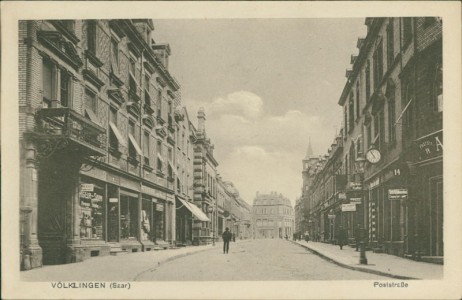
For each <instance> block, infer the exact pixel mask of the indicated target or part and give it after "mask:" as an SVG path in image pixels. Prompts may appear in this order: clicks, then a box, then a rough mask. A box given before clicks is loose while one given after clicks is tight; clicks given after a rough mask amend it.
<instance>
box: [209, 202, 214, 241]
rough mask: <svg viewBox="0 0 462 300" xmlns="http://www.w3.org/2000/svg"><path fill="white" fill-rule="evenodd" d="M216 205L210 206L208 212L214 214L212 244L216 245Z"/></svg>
mask: <svg viewBox="0 0 462 300" xmlns="http://www.w3.org/2000/svg"><path fill="white" fill-rule="evenodd" d="M214 211H215V209H214V207H213V206H209V207H208V212H209V213H211V214H212V246H215V218H214Z"/></svg>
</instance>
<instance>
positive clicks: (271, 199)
mask: <svg viewBox="0 0 462 300" xmlns="http://www.w3.org/2000/svg"><path fill="white" fill-rule="evenodd" d="M252 218H253V224H254V226H255V237H256V238H285V237H286V236H287V237H292V236H293V233H294V231H293V229H294V209H293V208H292V205H291V203H290V200H289V199H287V198H285V197H284V196H282V194H277V193H276V192H271V193H270V194H258V193H257V196H256V197H255V199H254V201H253V207H252Z"/></svg>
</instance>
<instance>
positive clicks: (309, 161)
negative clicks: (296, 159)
mask: <svg viewBox="0 0 462 300" xmlns="http://www.w3.org/2000/svg"><path fill="white" fill-rule="evenodd" d="M302 163H303V171H302V178H303V187H302V198H304V196H306V195H308V189H309V187H310V185H311V181H312V179H313V176H314V168H315V167H316V164H317V163H318V157H317V156H315V155H314V154H313V148H312V146H311V137H310V138H309V139H308V148H307V150H306V155H305V158H304V159H303V160H302Z"/></svg>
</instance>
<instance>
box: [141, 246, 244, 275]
mask: <svg viewBox="0 0 462 300" xmlns="http://www.w3.org/2000/svg"><path fill="white" fill-rule="evenodd" d="M245 241H247V240H241V241H239V243H242V242H245ZM213 249H215V248H214V247H213V246H212V247H210V248H205V249H201V250H197V251H191V252H186V253H182V254H178V255H174V256H171V257H168V258H166V259H164V260H160V261H158V262H157V265H156V266H155V267H152V268H149V269H147V270H144V271H142V272H140V273H138V274H137V275H136V276H135V278H133V281H137V280H138V278H139V277H141V276H142V275H144V274H145V273H148V272H151V271H153V270H155V269H156V268H158V267H159V266H160V265H161V264H164V263H167V262H170V261H172V260H175V259H178V258H182V257H185V256H189V255H192V254H196V253H200V252H205V251H209V250H213Z"/></svg>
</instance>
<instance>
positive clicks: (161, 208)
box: [154, 203, 165, 240]
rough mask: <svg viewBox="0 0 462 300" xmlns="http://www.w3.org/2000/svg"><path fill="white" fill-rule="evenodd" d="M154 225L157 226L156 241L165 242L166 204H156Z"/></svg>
mask: <svg viewBox="0 0 462 300" xmlns="http://www.w3.org/2000/svg"><path fill="white" fill-rule="evenodd" d="M154 224H155V239H156V240H164V239H165V234H164V228H165V227H164V224H165V204H164V203H156V209H155V212H154Z"/></svg>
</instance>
